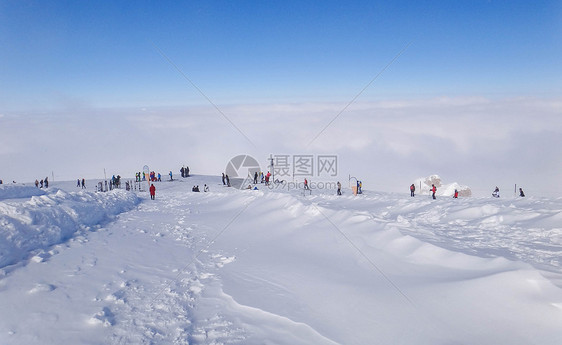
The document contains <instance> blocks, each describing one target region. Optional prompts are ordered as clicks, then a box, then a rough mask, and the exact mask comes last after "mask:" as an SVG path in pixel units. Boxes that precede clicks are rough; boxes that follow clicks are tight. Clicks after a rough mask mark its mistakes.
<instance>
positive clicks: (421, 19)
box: [0, 1, 562, 111]
mask: <svg viewBox="0 0 562 345" xmlns="http://www.w3.org/2000/svg"><path fill="white" fill-rule="evenodd" d="M561 23H562V3H561V2H560V1H536V2H529V1H412V2H390V3H388V2H375V1H356V2H352V3H343V2H332V1H322V2H311V3H303V2H300V1H295V2H291V1H289V2H267V1H266V2H264V1H237V2H226V1H201V2H198V1H193V2H182V3H180V4H178V3H176V2H145V1H141V2H135V3H126V2H120V1H117V2H115V1H107V2H90V1H56V2H43V1H36V2H33V1H2V2H1V3H0V47H1V48H0V60H1V61H2V65H1V67H0V88H1V93H2V96H0V97H1V98H0V107H1V109H2V111H8V110H29V109H41V108H57V107H66V106H68V104H70V105H71V106H72V105H74V104H84V105H88V106H92V107H114V106H119V107H123V106H125V107H128V106H132V107H137V106H166V105H190V104H205V103H206V100H205V99H203V98H202V97H201V95H200V94H199V93H198V92H197V91H196V90H195V89H194V88H193V87H192V86H191V85H189V84H188V83H187V82H186V80H185V79H183V77H182V76H181V75H180V74H179V73H178V72H177V71H176V70H175V69H174V67H173V66H171V65H170V64H169V63H168V62H167V61H166V60H165V59H164V58H163V57H162V56H161V55H160V54H159V52H158V49H157V48H155V46H156V47H158V48H159V49H161V50H162V51H163V52H164V53H165V54H166V55H167V56H168V57H169V58H170V59H171V60H172V61H173V62H174V63H175V64H176V65H177V66H178V67H179V68H180V69H181V70H182V71H183V72H184V73H185V74H186V75H187V76H188V77H189V78H190V79H191V80H192V81H193V82H194V83H195V84H196V85H197V86H198V87H200V88H201V90H203V91H204V92H205V93H206V94H207V95H208V96H209V97H210V98H211V99H213V101H214V102H216V103H219V104H222V103H225V104H228V103H260V102H273V103H275V102H307V101H326V100H330V101H333V100H338V101H347V100H350V99H351V98H352V97H353V96H355V95H356V94H357V93H358V92H359V90H361V89H362V88H363V87H364V86H365V85H366V84H367V83H368V82H369V81H370V80H371V78H373V77H374V76H375V75H376V74H377V73H378V72H380V71H381V70H382V69H383V68H384V67H385V66H386V65H387V64H388V63H389V62H390V61H391V60H392V59H393V58H394V57H395V56H396V55H397V54H398V53H399V52H400V51H401V50H402V49H404V48H405V47H406V46H408V44H410V45H409V46H408V49H407V50H406V51H405V52H404V53H403V54H402V55H401V56H400V57H399V58H398V59H397V60H396V61H395V62H394V63H393V64H392V65H391V66H390V67H389V68H388V69H387V70H386V71H385V72H384V73H383V74H382V75H381V76H380V77H379V78H378V79H377V81H376V82H375V83H373V85H372V86H371V87H370V88H369V89H367V90H366V92H365V93H364V94H363V95H362V100H380V99H384V98H393V97H394V98H404V97H406V98H409V97H414V98H415V97H427V96H447V95H450V96H459V95H481V94H485V95H500V96H506V95H508V96H509V95H538V96H552V95H553V94H554V95H557V94H558V95H559V94H560V92H561V91H562V87H561V80H562V67H561V64H560V63H559V62H560V61H562V39H561V38H562V30H561V26H562V24H561Z"/></svg>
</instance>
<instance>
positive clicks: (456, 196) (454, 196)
mask: <svg viewBox="0 0 562 345" xmlns="http://www.w3.org/2000/svg"><path fill="white" fill-rule="evenodd" d="M453 198H454V199H458V198H459V191H458V190H456V189H455V195H453Z"/></svg>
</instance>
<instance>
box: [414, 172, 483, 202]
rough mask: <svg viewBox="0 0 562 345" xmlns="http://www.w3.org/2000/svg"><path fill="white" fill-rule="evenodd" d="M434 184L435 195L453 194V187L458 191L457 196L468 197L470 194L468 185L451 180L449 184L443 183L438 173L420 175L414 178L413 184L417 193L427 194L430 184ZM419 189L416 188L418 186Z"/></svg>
mask: <svg viewBox="0 0 562 345" xmlns="http://www.w3.org/2000/svg"><path fill="white" fill-rule="evenodd" d="M432 184H433V185H435V187H437V193H436V194H437V195H441V196H453V194H455V189H456V190H457V191H458V192H459V197H469V196H472V190H471V189H470V187H468V186H465V185H461V184H459V183H457V182H453V183H450V184H443V183H442V181H441V177H440V176H439V175H431V176H428V177H421V178H418V179H416V180H415V182H414V186H416V192H417V193H418V194H428V193H429V191H430V189H431V185H432ZM420 185H421V189H419V190H418V188H420Z"/></svg>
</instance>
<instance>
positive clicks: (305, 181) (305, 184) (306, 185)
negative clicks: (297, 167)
mask: <svg viewBox="0 0 562 345" xmlns="http://www.w3.org/2000/svg"><path fill="white" fill-rule="evenodd" d="M304 189H305V190H309V189H310V188H308V181H307V180H306V179H304Z"/></svg>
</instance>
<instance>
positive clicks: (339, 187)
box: [338, 181, 341, 195]
mask: <svg viewBox="0 0 562 345" xmlns="http://www.w3.org/2000/svg"><path fill="white" fill-rule="evenodd" d="M338 195H341V183H340V181H338Z"/></svg>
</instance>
